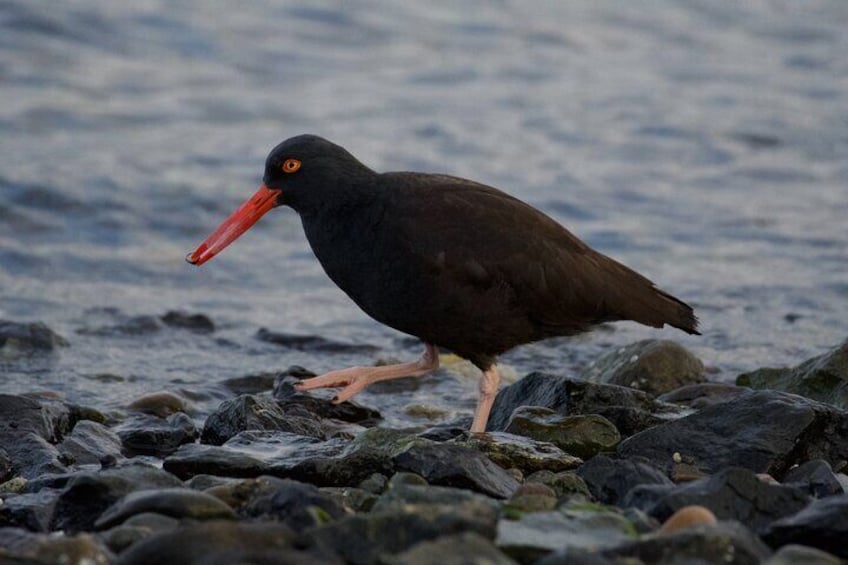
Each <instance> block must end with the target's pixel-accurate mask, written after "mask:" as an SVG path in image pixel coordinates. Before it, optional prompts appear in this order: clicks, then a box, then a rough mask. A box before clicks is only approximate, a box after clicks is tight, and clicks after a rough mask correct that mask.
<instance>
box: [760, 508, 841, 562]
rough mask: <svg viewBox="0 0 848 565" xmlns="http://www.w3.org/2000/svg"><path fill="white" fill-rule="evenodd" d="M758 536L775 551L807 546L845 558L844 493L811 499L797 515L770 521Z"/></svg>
mask: <svg viewBox="0 0 848 565" xmlns="http://www.w3.org/2000/svg"><path fill="white" fill-rule="evenodd" d="M762 537H763V539H764V540H765V541H766V543H768V544H769V545H770V546H772V547H775V548H776V547H780V546H783V545H786V544H789V543H792V544H801V545H808V546H810V547H815V548H818V549H821V550H824V551H828V552H830V553H833V554H834V555H837V556H839V557H841V558H842V559H848V543H845V540H848V494H843V495H839V496H829V497H827V498H820V499H818V500H814V501H813V502H811V503H810V504H809V506H807V507H806V508H804V509H803V510H801V511H800V512H798V513H796V514H792V515H790V516H786V517H785V518H783V519H781V520H777V521H776V522H773V523H772V524H771V525H770V526H769V527H768V529H766V531H765V532H764V533H763V536H762Z"/></svg>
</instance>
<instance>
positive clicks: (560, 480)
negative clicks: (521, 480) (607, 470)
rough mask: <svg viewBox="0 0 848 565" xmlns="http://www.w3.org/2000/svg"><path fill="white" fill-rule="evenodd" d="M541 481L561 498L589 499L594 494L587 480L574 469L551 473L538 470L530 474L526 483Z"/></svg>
mask: <svg viewBox="0 0 848 565" xmlns="http://www.w3.org/2000/svg"><path fill="white" fill-rule="evenodd" d="M529 483H541V484H543V485H545V486H548V487H550V488H551V489H552V490H553V491H554V493H556V495H557V498H559V499H560V500H563V499H564V500H569V499H574V498H576V499H579V500H581V501H582V500H589V499H590V498H591V497H592V495H591V493H590V492H589V487H588V486H586V483H585V481H583V479H581V478H580V476H579V475H578V474H577V473H575V472H574V471H564V472H560V473H551V472H550V471H537V472H535V473H533V474H532V475H530V476H528V477H527V479H526V481H525V484H529Z"/></svg>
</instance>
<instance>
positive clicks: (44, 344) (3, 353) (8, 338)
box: [0, 320, 68, 359]
mask: <svg viewBox="0 0 848 565" xmlns="http://www.w3.org/2000/svg"><path fill="white" fill-rule="evenodd" d="M67 345H68V342H67V341H66V340H65V338H63V337H62V336H60V335H58V334H56V333H55V332H54V331H53V330H51V329H50V328H48V327H47V326H46V325H44V324H43V323H42V322H30V323H25V322H12V321H10V320H0V358H5V359H18V358H20V357H28V356H30V355H36V354H39V353H45V352H50V351H53V350H55V349H56V348H58V347H65V346H67Z"/></svg>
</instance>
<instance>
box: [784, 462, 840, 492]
mask: <svg viewBox="0 0 848 565" xmlns="http://www.w3.org/2000/svg"><path fill="white" fill-rule="evenodd" d="M783 483H784V484H786V485H789V486H793V487H795V488H799V489H801V490H803V491H804V492H806V493H807V494H809V495H811V496H813V497H815V498H824V497H825V496H833V495H837V494H844V493H845V492H846V491H845V487H844V486H843V485H842V483H841V482H840V480H839V477H837V476H836V474H834V472H833V470H832V469H831V468H830V464H829V463H828V462H827V461H822V460H821V459H816V460H814V461H807V462H806V463H803V464H801V465H799V466H797V467H795V468H793V469H790V470H789V472H788V473H786V475H785V476H784V477H783Z"/></svg>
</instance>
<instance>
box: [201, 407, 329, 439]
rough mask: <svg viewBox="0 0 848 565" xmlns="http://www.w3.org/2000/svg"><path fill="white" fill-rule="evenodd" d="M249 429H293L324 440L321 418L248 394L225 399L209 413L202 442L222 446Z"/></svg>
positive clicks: (283, 430)
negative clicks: (319, 419)
mask: <svg viewBox="0 0 848 565" xmlns="http://www.w3.org/2000/svg"><path fill="white" fill-rule="evenodd" d="M246 430H272V431H282V432H291V433H294V434H299V435H304V436H310V437H315V438H319V439H324V432H323V431H322V429H321V425H320V423H319V421H318V419H317V417H315V416H313V415H311V414H310V413H309V412H307V411H306V410H298V411H296V412H295V411H291V410H290V411H285V410H283V408H281V407H280V405H279V404H278V403H277V402H276V401H274V400H273V399H271V398H268V397H265V396H255V395H250V394H244V395H242V396H239V397H236V398H233V399H231V400H225V401H224V402H222V403H221V405H220V406H218V409H217V410H215V411H214V412H213V413H212V414H210V415H209V417H208V418H207V419H206V424H205V425H204V426H203V432H202V433H201V435H200V441H201V442H203V443H209V444H212V445H221V444H222V443H224V442H225V441H227V440H228V439H230V438H231V437H233V436H235V435H236V434H238V433H239V432H243V431H246Z"/></svg>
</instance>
